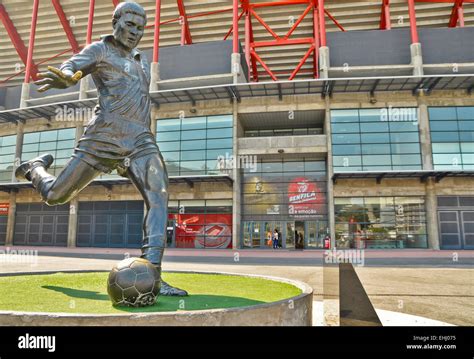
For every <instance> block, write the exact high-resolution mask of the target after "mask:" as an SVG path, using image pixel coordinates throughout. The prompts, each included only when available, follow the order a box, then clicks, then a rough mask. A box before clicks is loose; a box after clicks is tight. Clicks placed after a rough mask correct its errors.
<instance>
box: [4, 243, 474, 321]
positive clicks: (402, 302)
mask: <svg viewBox="0 0 474 359" xmlns="http://www.w3.org/2000/svg"><path fill="white" fill-rule="evenodd" d="M28 249H31V250H38V256H35V257H33V261H32V262H31V263H19V262H18V258H19V257H18V256H16V257H15V256H12V255H11V254H12V253H14V252H12V251H14V250H28ZM3 253H7V254H6V255H5V254H3ZM8 253H10V254H8ZM125 255H130V256H138V255H139V251H138V250H128V249H97V248H76V249H66V248H53V247H47V248H38V247H11V248H9V249H7V248H5V247H0V273H7V272H8V273H12V272H28V271H58V270H73V269H74V270H101V269H102V270H109V269H110V268H111V267H112V265H113V264H114V263H116V262H117V260H118V259H122V258H124V256H125ZM15 258H16V262H15ZM30 259H31V258H30ZM323 262H324V260H323V252H322V251H298V252H296V251H286V250H278V251H270V250H252V251H251V250H242V251H229V250H185V249H167V254H166V256H165V259H164V264H163V267H164V269H165V270H197V271H226V272H235V273H252V274H263V275H273V276H278V277H286V278H290V279H296V280H300V281H303V282H306V283H308V284H309V285H310V286H312V287H313V288H314V300H315V301H320V300H322V274H323V266H322V265H323ZM355 269H356V272H357V274H358V276H359V278H360V280H361V282H362V284H363V285H364V287H365V290H366V292H367V294H368V296H369V298H370V300H371V301H372V303H373V305H374V307H375V308H377V309H380V310H389V311H395V312H400V313H404V314H410V315H418V316H423V317H427V318H430V319H434V320H439V321H442V322H447V323H451V324H456V325H474V251H458V252H452V251H429V250H402V251H388V250H387V251H365V252H364V261H363V265H361V266H355ZM0 295H1V289H0Z"/></svg>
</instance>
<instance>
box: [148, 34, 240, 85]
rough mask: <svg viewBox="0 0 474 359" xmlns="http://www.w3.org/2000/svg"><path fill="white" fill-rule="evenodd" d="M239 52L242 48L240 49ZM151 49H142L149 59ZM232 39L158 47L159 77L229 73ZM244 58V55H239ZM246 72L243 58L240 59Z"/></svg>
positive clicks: (165, 78)
mask: <svg viewBox="0 0 474 359" xmlns="http://www.w3.org/2000/svg"><path fill="white" fill-rule="evenodd" d="M240 51H241V53H242V54H243V52H242V48H241V49H240ZM151 52H152V50H146V51H144V53H145V55H146V56H147V58H148V60H149V61H151V59H152V58H151ZM231 55H232V40H227V41H213V42H202V43H197V44H192V45H185V46H167V47H161V48H160V79H161V80H171V79H177V78H186V77H197V76H206V75H217V74H230V73H231V72H232V69H231ZM241 57H242V58H243V59H245V56H244V55H242V56H241ZM241 62H242V67H243V68H244V72H245V73H246V72H247V70H246V69H247V67H246V66H247V65H246V64H245V60H243V61H241Z"/></svg>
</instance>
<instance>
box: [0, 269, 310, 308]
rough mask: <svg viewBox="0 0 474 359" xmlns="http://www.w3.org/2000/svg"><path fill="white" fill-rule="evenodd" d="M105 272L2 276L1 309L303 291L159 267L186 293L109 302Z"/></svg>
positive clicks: (200, 302)
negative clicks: (167, 271) (172, 271)
mask: <svg viewBox="0 0 474 359" xmlns="http://www.w3.org/2000/svg"><path fill="white" fill-rule="evenodd" d="M107 277H108V273H105V272H99V273H55V274H47V275H21V276H8V277H0V310H13V311H23V312H56V313H89V314H107V313H109V314H113V313H124V312H172V311H180V310H181V311H183V310H202V309H215V308H233V307H244V306H249V305H256V304H263V303H269V302H275V301H279V300H283V299H287V298H290V297H294V296H296V295H299V294H301V290H300V289H299V288H297V287H295V286H292V285H291V284H287V283H281V282H276V281H270V280H266V279H261V278H249V277H239V276H228V275H212V274H191V273H163V279H164V280H165V281H167V282H168V283H169V284H171V285H173V286H176V287H178V288H182V289H185V290H187V291H188V293H189V296H188V297H163V296H160V297H159V298H158V302H157V303H156V304H155V305H154V306H151V307H144V308H123V307H113V306H112V303H111V301H110V299H109V297H108V295H107Z"/></svg>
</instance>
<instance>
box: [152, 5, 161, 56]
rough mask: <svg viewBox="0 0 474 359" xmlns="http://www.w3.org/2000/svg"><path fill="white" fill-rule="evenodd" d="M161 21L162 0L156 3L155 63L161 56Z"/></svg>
mask: <svg viewBox="0 0 474 359" xmlns="http://www.w3.org/2000/svg"><path fill="white" fill-rule="evenodd" d="M160 20H161V0H156V3H155V27H154V31H153V62H158V60H159V55H160Z"/></svg>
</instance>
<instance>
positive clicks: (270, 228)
mask: <svg viewBox="0 0 474 359" xmlns="http://www.w3.org/2000/svg"><path fill="white" fill-rule="evenodd" d="M263 223H265V225H264V226H265V238H272V236H273V232H274V231H275V229H276V230H277V231H278V247H279V248H282V247H283V234H284V233H283V232H284V231H283V222H280V221H267V222H263ZM267 240H268V239H267ZM270 248H271V247H270Z"/></svg>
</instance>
